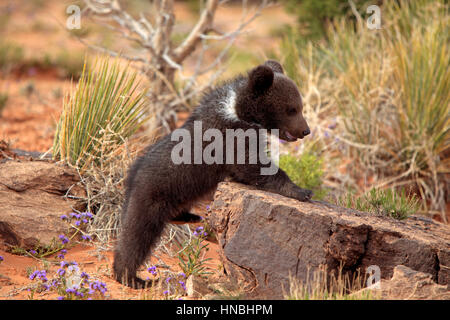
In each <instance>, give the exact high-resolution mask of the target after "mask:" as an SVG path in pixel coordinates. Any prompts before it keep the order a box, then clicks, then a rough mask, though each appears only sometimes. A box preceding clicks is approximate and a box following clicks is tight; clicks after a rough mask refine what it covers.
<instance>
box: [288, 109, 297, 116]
mask: <svg viewBox="0 0 450 320" xmlns="http://www.w3.org/2000/svg"><path fill="white" fill-rule="evenodd" d="M287 114H288V115H289V116H293V115H295V114H297V109H296V108H288V109H287Z"/></svg>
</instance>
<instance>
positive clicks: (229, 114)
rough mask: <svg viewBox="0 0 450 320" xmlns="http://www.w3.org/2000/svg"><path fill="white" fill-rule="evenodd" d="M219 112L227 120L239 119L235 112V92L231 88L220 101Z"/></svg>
mask: <svg viewBox="0 0 450 320" xmlns="http://www.w3.org/2000/svg"><path fill="white" fill-rule="evenodd" d="M220 106H221V108H220V114H221V115H222V116H223V117H224V118H225V119H226V120H229V121H239V117H238V115H237V113H236V92H235V91H234V90H233V89H230V90H228V94H227V97H226V98H225V99H224V100H222V101H221V102H220Z"/></svg>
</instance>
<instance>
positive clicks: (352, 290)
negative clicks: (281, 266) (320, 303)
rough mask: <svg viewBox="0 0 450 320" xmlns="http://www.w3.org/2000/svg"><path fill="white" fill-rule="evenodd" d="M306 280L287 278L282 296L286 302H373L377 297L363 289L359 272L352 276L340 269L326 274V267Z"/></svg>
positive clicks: (361, 276) (308, 274)
mask: <svg viewBox="0 0 450 320" xmlns="http://www.w3.org/2000/svg"><path fill="white" fill-rule="evenodd" d="M306 278H307V280H306V281H305V282H303V281H300V280H299V279H297V278H295V277H289V292H287V293H285V294H284V298H285V299H286V300H375V299H378V298H379V297H378V296H377V294H376V293H374V292H372V290H362V289H364V284H365V282H366V277H365V276H364V275H361V273H360V272H359V270H358V271H357V272H355V273H354V274H353V275H352V276H350V275H349V274H348V273H345V272H343V270H342V267H341V268H339V269H338V270H337V272H335V273H333V272H327V268H326V267H320V268H318V269H317V270H316V271H314V272H313V274H312V275H310V273H309V271H308V273H307V277H306Z"/></svg>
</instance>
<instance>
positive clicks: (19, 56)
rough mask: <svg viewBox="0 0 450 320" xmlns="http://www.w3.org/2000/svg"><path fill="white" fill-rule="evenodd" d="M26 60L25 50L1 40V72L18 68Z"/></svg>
mask: <svg viewBox="0 0 450 320" xmlns="http://www.w3.org/2000/svg"><path fill="white" fill-rule="evenodd" d="M23 59H24V52H23V48H22V47H21V46H19V45H17V44H15V43H12V42H6V41H3V40H0V71H1V72H8V71H11V70H12V69H14V68H16V67H17V66H18V65H19V64H20V63H21V62H22V61H23Z"/></svg>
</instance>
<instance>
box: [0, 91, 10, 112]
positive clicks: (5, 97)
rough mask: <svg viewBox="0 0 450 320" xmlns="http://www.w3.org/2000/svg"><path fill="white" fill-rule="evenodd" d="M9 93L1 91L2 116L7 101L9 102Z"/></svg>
mask: <svg viewBox="0 0 450 320" xmlns="http://www.w3.org/2000/svg"><path fill="white" fill-rule="evenodd" d="M8 99H9V95H8V94H7V93H6V92H0V118H1V116H2V112H3V110H4V109H5V107H6V103H7V102H8Z"/></svg>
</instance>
